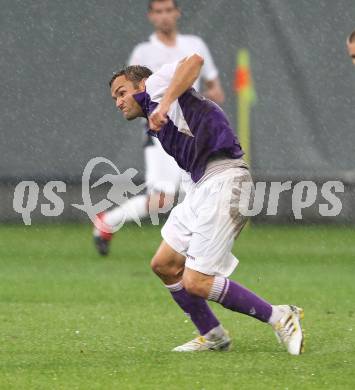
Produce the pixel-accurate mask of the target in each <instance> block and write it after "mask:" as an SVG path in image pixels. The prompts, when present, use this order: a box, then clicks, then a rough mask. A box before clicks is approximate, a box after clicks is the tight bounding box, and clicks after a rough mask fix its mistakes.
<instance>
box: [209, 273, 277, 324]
mask: <svg viewBox="0 0 355 390" xmlns="http://www.w3.org/2000/svg"><path fill="white" fill-rule="evenodd" d="M208 299H209V300H211V301H215V302H218V303H220V304H221V305H222V306H224V307H225V308H227V309H230V310H233V311H237V312H238V313H243V314H246V315H248V316H251V317H255V318H257V319H258V320H260V321H263V322H268V320H269V318H270V316H271V313H272V306H271V305H270V304H269V303H267V302H266V301H264V300H263V299H261V298H260V297H258V296H257V295H255V294H254V293H253V292H251V291H249V290H248V289H247V288H245V287H243V286H241V285H240V284H238V283H236V282H233V281H232V280H230V279H227V278H223V277H220V276H216V277H215V278H214V282H213V285H212V289H211V291H210V294H209V296H208Z"/></svg>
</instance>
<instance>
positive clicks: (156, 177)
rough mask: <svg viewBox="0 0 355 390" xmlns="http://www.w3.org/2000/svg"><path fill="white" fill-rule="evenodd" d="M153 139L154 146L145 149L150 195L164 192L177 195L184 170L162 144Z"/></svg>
mask: <svg viewBox="0 0 355 390" xmlns="http://www.w3.org/2000/svg"><path fill="white" fill-rule="evenodd" d="M152 138H153V142H154V145H150V146H146V147H145V148H144V157H145V169H146V171H145V182H146V185H147V191H148V193H152V192H163V193H165V194H175V193H176V192H178V190H179V187H180V183H181V176H182V174H183V172H184V171H183V170H182V169H181V168H180V167H179V166H178V165H177V163H176V161H175V160H174V159H173V158H172V157H171V156H169V155H168V154H167V153H166V152H165V151H164V149H163V147H162V146H161V144H160V142H159V141H158V140H157V139H155V138H154V137H152Z"/></svg>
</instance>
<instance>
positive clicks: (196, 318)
mask: <svg viewBox="0 0 355 390" xmlns="http://www.w3.org/2000/svg"><path fill="white" fill-rule="evenodd" d="M166 287H167V288H168V289H169V290H170V293H171V295H172V297H173V298H174V300H175V302H176V303H177V304H178V305H179V306H180V307H181V309H182V310H183V311H184V312H185V314H187V315H188V316H189V317H190V318H191V321H192V322H193V323H194V324H195V326H196V328H197V329H198V331H199V332H200V334H201V335H204V334H206V333H208V332H209V331H210V330H211V329H213V328H215V327H216V326H218V325H219V321H218V320H217V318H216V317H215V315H214V314H213V312H212V310H211V309H210V308H209V306H208V304H207V302H206V301H205V300H204V299H203V298H201V297H198V296H195V295H190V294H188V293H187V292H186V290H185V289H184V287H183V285H182V283H181V282H178V283H176V284H173V285H170V286H166Z"/></svg>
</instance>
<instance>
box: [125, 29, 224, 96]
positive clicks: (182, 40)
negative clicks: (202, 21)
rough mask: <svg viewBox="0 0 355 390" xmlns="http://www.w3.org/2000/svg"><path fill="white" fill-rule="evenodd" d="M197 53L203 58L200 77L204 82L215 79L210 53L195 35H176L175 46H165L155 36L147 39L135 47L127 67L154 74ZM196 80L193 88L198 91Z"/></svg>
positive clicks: (215, 70) (214, 69)
mask: <svg viewBox="0 0 355 390" xmlns="http://www.w3.org/2000/svg"><path fill="white" fill-rule="evenodd" d="M194 53H197V54H199V55H201V56H202V57H203V58H204V60H205V61H204V65H203V67H202V70H201V73H200V76H201V77H202V79H204V80H206V81H211V80H214V79H216V78H217V76H218V71H217V68H216V66H215V64H214V62H213V59H212V56H211V53H210V51H209V50H208V47H207V45H206V44H205V42H204V41H203V40H202V39H201V38H199V37H197V36H195V35H183V34H177V37H176V45H175V46H166V45H165V44H164V43H163V42H161V41H160V40H159V39H158V37H157V35H156V34H152V35H151V36H150V37H149V41H148V42H143V43H140V44H139V45H137V46H136V47H135V48H134V49H133V52H132V54H131V56H130V58H129V60H128V64H129V65H144V66H146V67H148V68H149V69H150V70H151V71H153V72H156V71H157V70H158V69H159V68H160V67H161V66H162V65H164V64H169V63H173V62H177V61H180V60H181V59H183V58H185V57H187V56H189V55H191V54H194ZM201 77H200V78H199V79H197V80H196V82H195V83H194V85H193V86H194V88H195V89H197V90H199V89H200V80H201Z"/></svg>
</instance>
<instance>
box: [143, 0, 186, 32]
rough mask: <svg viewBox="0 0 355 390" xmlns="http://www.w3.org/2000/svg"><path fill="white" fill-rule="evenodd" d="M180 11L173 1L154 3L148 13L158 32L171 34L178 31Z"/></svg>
mask: <svg viewBox="0 0 355 390" xmlns="http://www.w3.org/2000/svg"><path fill="white" fill-rule="evenodd" d="M179 17H180V11H179V9H178V8H176V7H175V4H174V2H173V1H172V0H164V1H154V2H153V3H152V5H151V9H150V10H149V12H148V18H149V20H150V22H151V23H152V25H153V26H154V28H155V30H156V31H160V32H163V33H165V34H166V33H171V32H172V31H175V30H176V24H177V20H178V19H179Z"/></svg>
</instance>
